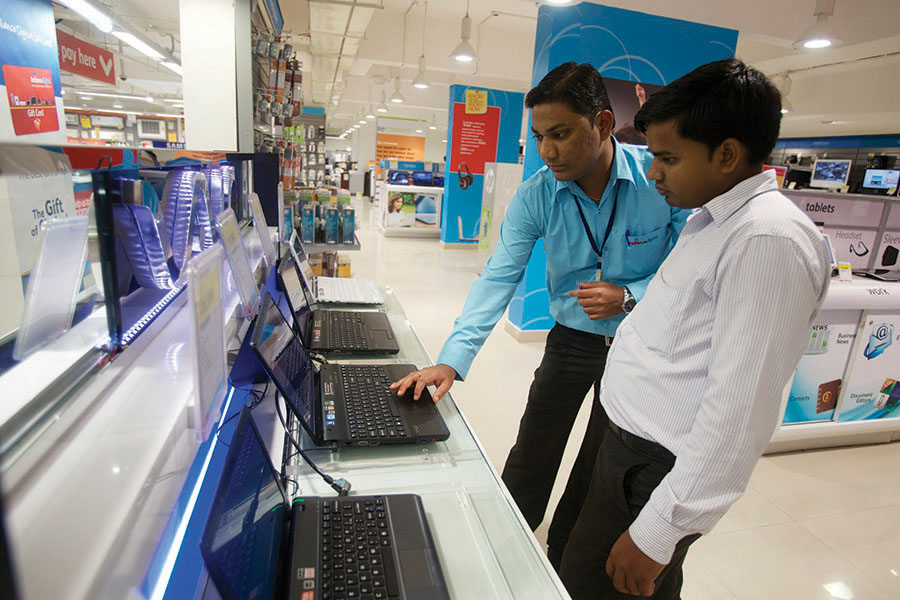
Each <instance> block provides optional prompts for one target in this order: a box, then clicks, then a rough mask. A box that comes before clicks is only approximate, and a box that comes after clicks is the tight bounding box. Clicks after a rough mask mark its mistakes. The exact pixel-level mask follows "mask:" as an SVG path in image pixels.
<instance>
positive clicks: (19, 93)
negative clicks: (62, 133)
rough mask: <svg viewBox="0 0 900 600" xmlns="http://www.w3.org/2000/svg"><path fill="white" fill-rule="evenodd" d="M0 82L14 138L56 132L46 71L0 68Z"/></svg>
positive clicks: (48, 73)
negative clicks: (0, 81) (0, 74)
mask: <svg viewBox="0 0 900 600" xmlns="http://www.w3.org/2000/svg"><path fill="white" fill-rule="evenodd" d="M3 79H4V80H5V81H6V93H7V95H8V97H9V112H10V114H11V115H12V122H13V129H14V130H15V132H16V135H28V134H29V133H41V132H44V131H59V118H58V117H57V115H56V98H55V97H54V95H53V76H52V75H51V73H50V70H49V69H35V68H32V67H19V66H15V65H3Z"/></svg>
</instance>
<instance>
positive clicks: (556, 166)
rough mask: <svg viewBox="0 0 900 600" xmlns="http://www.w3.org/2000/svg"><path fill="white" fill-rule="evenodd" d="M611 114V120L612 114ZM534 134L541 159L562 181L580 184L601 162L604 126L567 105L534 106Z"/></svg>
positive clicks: (532, 129) (558, 103)
mask: <svg viewBox="0 0 900 600" xmlns="http://www.w3.org/2000/svg"><path fill="white" fill-rule="evenodd" d="M609 115H610V117H612V113H609ZM595 120H596V119H595ZM531 131H532V132H533V133H534V137H535V140H536V141H537V149H538V153H539V154H540V156H541V160H543V161H544V163H545V164H546V165H547V167H549V168H550V170H551V171H552V172H553V176H554V177H556V179H558V180H559V181H578V180H579V179H581V178H582V177H584V176H585V175H587V174H589V173H590V172H591V170H592V169H594V168H595V167H596V164H597V161H598V160H600V153H601V142H602V141H603V133H602V129H601V127H599V126H595V123H594V122H592V121H591V120H590V119H588V118H587V117H585V116H584V115H580V114H578V113H576V112H573V111H572V109H571V108H569V107H568V105H566V104H564V103H561V102H550V103H548V104H537V105H535V106H534V107H532V109H531ZM607 134H608V132H607Z"/></svg>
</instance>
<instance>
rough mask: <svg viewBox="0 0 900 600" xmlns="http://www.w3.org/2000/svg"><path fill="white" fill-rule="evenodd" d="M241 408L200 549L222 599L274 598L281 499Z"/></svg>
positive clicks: (246, 413)
mask: <svg viewBox="0 0 900 600" xmlns="http://www.w3.org/2000/svg"><path fill="white" fill-rule="evenodd" d="M251 421H252V419H251V417H250V411H249V410H248V409H246V408H245V409H243V411H242V412H241V417H240V420H239V422H238V426H237V429H235V432H234V437H233V438H232V440H231V447H230V448H229V450H228V457H227V458H226V460H225V468H224V470H223V471H222V477H221V479H220V480H219V486H218V488H217V489H216V495H215V498H214V500H213V506H212V509H211V510H210V513H209V519H208V520H207V522H206V528H205V529H204V531H203V541H202V542H201V544H200V550H201V553H202V554H203V560H204V562H205V563H206V567H207V569H208V570H209V572H210V575H211V576H212V578H213V581H214V582H215V584H216V587H217V588H218V590H219V593H220V594H221V596H222V597H223V598H235V599H236V600H250V599H253V598H274V597H275V592H276V590H275V588H276V586H277V585H278V584H277V583H276V580H277V579H278V560H279V556H280V552H281V547H280V546H281V539H282V535H281V533H282V528H283V525H284V520H285V518H286V516H285V510H286V508H287V506H288V504H287V499H286V497H285V495H284V492H283V491H282V489H281V486H280V485H279V484H278V480H277V478H276V475H275V471H274V469H273V467H272V464H271V463H270V462H269V457H268V454H267V453H266V450H265V447H264V446H263V445H262V442H261V441H260V439H259V434H258V433H257V432H256V430H255V428H254V427H253V426H252V423H251Z"/></svg>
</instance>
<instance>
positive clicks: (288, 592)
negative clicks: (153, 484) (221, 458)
mask: <svg viewBox="0 0 900 600" xmlns="http://www.w3.org/2000/svg"><path fill="white" fill-rule="evenodd" d="M200 553H201V554H202V556H203V561H204V563H205V564H206V567H207V570H208V571H209V574H210V577H211V579H212V581H213V584H214V585H215V586H216V589H217V590H218V591H219V594H220V595H221V596H222V598H223V600H286V599H288V598H290V599H291V600H343V599H352V598H358V599H367V600H382V599H384V600H388V599H400V600H432V599H434V600H443V599H449V597H450V595H449V592H448V590H447V585H446V582H445V580H444V575H443V572H442V571H441V565H440V562H439V560H438V556H437V551H436V550H435V546H434V541H433V539H432V537H431V532H430V530H429V528H428V521H427V519H426V517H425V512H424V510H423V508H422V500H421V498H420V497H419V496H416V495H412V494H396V495H394V494H391V495H373V496H343V497H319V496H307V497H298V498H295V499H294V500H293V502H291V501H289V498H288V496H287V494H285V491H284V489H283V488H282V487H281V484H280V482H279V474H278V472H277V471H276V470H275V468H274V467H273V465H272V463H271V461H270V459H269V454H268V452H267V451H266V448H265V445H264V443H263V441H262V437H261V436H260V434H259V431H258V430H257V428H256V425H255V423H254V422H253V417H252V415H251V413H250V409H248V408H246V407H245V408H244V409H243V410H242V411H241V415H240V419H239V420H238V424H237V428H236V429H235V432H234V437H233V438H232V441H231V446H230V448H229V450H228V455H227V457H226V459H225V467H224V469H223V471H222V476H221V479H220V480H219V485H218V488H217V489H216V494H215V496H214V498H213V502H212V508H211V510H210V513H209V517H208V520H207V522H206V526H205V528H204V531H203V537H202V540H201V542H200Z"/></svg>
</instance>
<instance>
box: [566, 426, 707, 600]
mask: <svg viewBox="0 0 900 600" xmlns="http://www.w3.org/2000/svg"><path fill="white" fill-rule="evenodd" d="M654 446H655V448H654ZM674 464H675V457H674V456H672V455H671V454H669V453H668V451H667V450H665V449H664V448H663V447H662V446H659V445H657V444H653V443H652V442H648V441H646V440H642V439H640V438H636V437H635V436H632V435H630V434H628V433H627V432H621V431H619V430H616V429H615V428H610V429H607V431H606V433H605V435H604V436H603V443H602V444H601V445H600V452H599V454H598V455H597V460H596V464H595V465H594V474H593V477H592V479H591V483H590V491H589V492H588V494H587V498H586V499H585V501H584V506H583V507H582V510H581V513H580V514H579V516H578V520H577V522H576V523H575V527H574V529H573V530H572V532H571V535H570V536H569V539H568V544H566V548H565V551H564V552H563V555H562V563H561V565H560V568H559V576H560V579H562V582H563V583H564V584H565V586H566V589H567V590H568V592H569V594H570V595H571V596H572V598H573V599H574V600H582V599H585V600H586V599H588V598H589V599H591V600H613V599H615V600H620V599H626V598H629V599H632V600H633V599H635V598H638V596H632V595H629V594H623V593H621V592H619V591H617V590H616V589H615V587H614V586H613V583H612V580H611V579H610V578H609V576H608V575H607V574H606V561H607V559H608V558H609V553H610V550H611V549H612V547H613V544H615V543H616V541H617V540H618V539H619V536H621V535H622V534H623V533H624V532H625V530H626V529H628V527H629V526H630V525H631V523H632V522H633V521H634V519H635V518H636V517H637V516H638V514H639V513H640V511H641V509H642V508H643V507H644V505H645V504H646V503H647V501H648V500H649V499H650V494H651V493H652V492H653V490H654V489H656V487H657V486H658V485H659V483H660V481H662V479H663V477H665V476H666V474H667V473H668V472H669V471H670V470H671V469H672V466H673V465H674ZM699 537H700V535H699V534H693V535H689V536H686V537H684V538H682V540H681V541H680V542H679V543H678V545H677V546H676V547H675V552H674V554H673V556H672V560H671V561H670V562H669V564H668V565H666V566H665V568H664V569H663V570H662V572H661V573H660V574H659V576H658V577H657V579H656V582H655V583H656V587H655V590H654V594H653V596H652V598H653V599H654V600H677V599H678V598H680V597H681V584H682V572H681V567H682V565H683V563H684V558H685V556H686V555H687V551H688V547H689V546H690V545H691V544H692V543H693V542H694V541H696V540H697V538H699Z"/></svg>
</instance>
